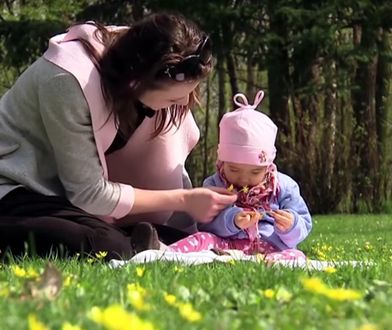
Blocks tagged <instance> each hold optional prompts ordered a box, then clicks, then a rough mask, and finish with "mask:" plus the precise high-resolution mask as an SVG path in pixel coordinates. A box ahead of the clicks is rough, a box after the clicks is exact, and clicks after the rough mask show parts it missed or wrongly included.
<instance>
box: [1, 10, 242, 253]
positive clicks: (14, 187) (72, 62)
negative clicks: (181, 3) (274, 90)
mask: <svg viewBox="0 0 392 330" xmlns="http://www.w3.org/2000/svg"><path fill="white" fill-rule="evenodd" d="M212 65H213V64H212V56H211V43H210V40H209V38H208V36H207V35H206V34H205V33H203V32H202V31H200V30H199V28H198V27H197V26H196V25H195V24H194V23H192V22H190V21H188V20H186V19H185V18H184V17H182V16H180V15H173V14H154V15H151V16H149V17H147V18H145V19H143V20H142V21H140V22H137V23H136V24H135V25H133V26H131V27H129V28H128V27H103V26H101V25H98V24H95V23H89V24H82V25H75V26H73V27H71V28H70V29H69V30H68V31H67V33H65V34H61V35H58V36H55V37H53V38H52V39H51V40H50V42H49V48H48V50H47V51H46V52H45V54H44V55H43V57H41V58H39V59H38V60H37V61H36V62H35V63H34V64H32V65H31V66H30V67H29V68H28V69H27V70H26V71H25V72H24V73H23V74H22V75H21V76H20V77H19V79H18V80H17V81H16V83H15V84H14V86H13V87H12V88H11V89H10V90H9V91H8V92H7V93H6V94H5V95H4V96H3V97H2V99H1V102H0V250H2V251H3V252H4V251H6V250H9V251H11V252H12V253H13V254H21V253H23V252H24V250H25V246H26V243H28V246H29V248H30V250H29V252H35V253H37V254H38V255H47V254H48V253H49V252H51V251H52V250H53V249H55V250H56V251H59V249H64V250H65V251H66V252H67V254H75V253H87V254H93V253H96V252H98V251H107V252H108V254H107V259H110V258H114V257H116V258H119V257H124V258H128V257H130V256H132V255H133V254H134V248H133V247H132V243H131V241H132V237H131V238H130V237H129V236H130V235H131V232H130V231H129V230H124V229H119V228H118V227H119V225H123V224H126V223H136V222H140V221H148V223H156V224H159V225H161V226H162V225H167V226H170V227H173V228H177V229H180V230H181V231H185V232H187V233H191V232H193V231H194V230H195V227H194V223H192V222H191V221H189V219H188V221H186V220H184V218H182V217H180V220H179V217H178V216H176V214H174V215H173V212H182V213H186V214H188V215H189V216H190V217H191V218H194V219H196V220H197V221H201V222H205V221H210V220H211V219H212V218H213V217H214V216H215V215H216V214H217V213H218V212H219V211H220V210H221V209H223V208H225V207H226V206H227V205H229V204H232V203H233V202H234V201H235V199H236V197H235V196H234V195H228V194H227V193H226V192H225V191H224V190H223V189H221V190H215V191H214V190H210V189H206V188H196V189H184V188H188V182H189V179H188V176H187V174H186V171H185V170H184V162H185V159H186V157H187V155H188V154H189V152H190V151H191V150H192V148H193V147H194V146H195V144H196V142H197V140H198V130H197V127H196V125H195V122H194V119H193V117H192V114H191V112H190V111H189V108H190V107H191V106H192V105H193V104H194V103H195V102H196V101H197V87H198V85H199V83H200V81H201V80H202V79H203V78H205V77H206V76H207V75H208V74H209V73H210V72H211V69H212ZM124 218H128V219H127V220H124ZM162 228H163V229H165V230H166V231H167V228H168V227H162ZM173 230H174V229H173ZM136 232H137V234H135V232H134V234H133V236H134V237H137V238H138V244H139V245H140V244H143V241H146V240H147V241H149V240H151V238H152V236H151V235H153V234H154V231H153V229H152V227H151V226H149V225H146V224H143V225H141V228H139V229H138V230H137V231H136ZM140 234H141V235H143V237H140ZM180 236H181V235H177V238H180ZM140 238H142V239H141V240H140ZM135 240H136V239H135ZM147 243H148V242H147ZM167 243H170V240H169V241H168V242H167ZM148 244H149V243H148ZM148 244H147V246H146V247H149V246H148ZM138 248H139V249H140V246H139V247H136V249H137V250H138ZM32 249H33V250H34V251H32Z"/></svg>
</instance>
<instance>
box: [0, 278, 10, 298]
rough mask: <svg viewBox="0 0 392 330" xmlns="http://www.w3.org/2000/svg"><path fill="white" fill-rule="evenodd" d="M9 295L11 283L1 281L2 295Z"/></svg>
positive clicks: (0, 290) (0, 293) (0, 292)
mask: <svg viewBox="0 0 392 330" xmlns="http://www.w3.org/2000/svg"><path fill="white" fill-rule="evenodd" d="M9 295H10V288H9V284H8V283H7V282H0V297H3V298H7V297H8V296H9Z"/></svg>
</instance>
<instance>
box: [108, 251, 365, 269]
mask: <svg viewBox="0 0 392 330" xmlns="http://www.w3.org/2000/svg"><path fill="white" fill-rule="evenodd" d="M228 252H229V255H218V254H216V253H214V252H213V251H201V252H190V253H181V252H172V251H164V250H146V251H143V252H140V253H138V254H136V255H135V256H133V257H132V258H131V259H129V260H116V259H112V260H110V262H109V266H110V267H111V268H118V267H122V266H125V265H127V264H144V263H149V262H154V261H171V262H178V263H181V264H184V265H199V264H206V263H211V262H226V263H227V262H233V261H251V262H262V259H261V258H260V257H258V256H257V255H246V254H244V253H243V252H242V251H235V250H230V251H228ZM371 265H373V263H372V262H368V261H353V260H352V261H321V260H310V259H308V260H299V261H297V260H279V261H276V262H275V263H274V264H273V265H272V266H273V267H279V266H282V267H288V268H302V269H308V270H321V271H322V270H325V269H326V268H327V267H335V268H337V267H342V266H351V267H358V266H371Z"/></svg>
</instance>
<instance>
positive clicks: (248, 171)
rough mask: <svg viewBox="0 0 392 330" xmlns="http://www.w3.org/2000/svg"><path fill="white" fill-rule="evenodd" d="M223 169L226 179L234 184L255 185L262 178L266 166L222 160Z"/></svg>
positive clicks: (242, 185) (240, 185)
mask: <svg viewBox="0 0 392 330" xmlns="http://www.w3.org/2000/svg"><path fill="white" fill-rule="evenodd" d="M223 171H224V173H225V176H226V179H227V181H229V183H232V184H233V185H235V186H239V187H244V186H256V185H258V184H259V183H261V182H262V181H263V180H264V177H265V174H266V172H267V166H255V165H247V164H238V163H230V162H224V163H223Z"/></svg>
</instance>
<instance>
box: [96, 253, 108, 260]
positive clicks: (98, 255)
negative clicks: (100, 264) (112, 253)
mask: <svg viewBox="0 0 392 330" xmlns="http://www.w3.org/2000/svg"><path fill="white" fill-rule="evenodd" d="M107 255H108V252H107V251H98V252H97V253H95V257H96V258H97V259H98V260H103V259H105V257H106V256H107Z"/></svg>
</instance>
